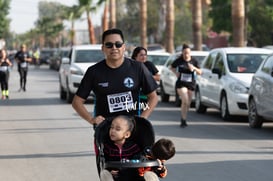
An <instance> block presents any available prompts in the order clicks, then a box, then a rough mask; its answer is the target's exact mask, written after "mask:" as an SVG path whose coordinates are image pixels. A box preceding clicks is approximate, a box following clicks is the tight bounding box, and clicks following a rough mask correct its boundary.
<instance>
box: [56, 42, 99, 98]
mask: <svg viewBox="0 0 273 181" xmlns="http://www.w3.org/2000/svg"><path fill="white" fill-rule="evenodd" d="M103 59H104V54H103V52H102V51H101V45H75V46H73V47H72V48H71V52H70V54H69V57H64V58H62V62H61V66H60V69H59V84H60V98H61V99H66V101H67V102H68V103H71V102H72V100H73V97H74V95H75V93H76V91H77V89H78V87H79V85H80V82H81V80H82V78H83V75H84V74H85V72H86V70H87V69H88V67H90V66H91V65H94V64H95V63H97V62H98V61H100V60H103ZM90 96H91V95H90Z"/></svg>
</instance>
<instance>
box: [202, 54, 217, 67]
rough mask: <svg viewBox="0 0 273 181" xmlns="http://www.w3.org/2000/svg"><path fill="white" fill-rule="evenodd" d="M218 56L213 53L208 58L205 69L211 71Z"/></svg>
mask: <svg viewBox="0 0 273 181" xmlns="http://www.w3.org/2000/svg"><path fill="white" fill-rule="evenodd" d="M216 54H217V53H216V52H213V53H211V54H210V55H209V56H208V58H207V60H206V62H205V64H204V68H207V69H211V66H212V63H213V60H214V59H215V57H216Z"/></svg>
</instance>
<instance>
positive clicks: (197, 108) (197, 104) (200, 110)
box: [195, 89, 207, 113]
mask: <svg viewBox="0 0 273 181" xmlns="http://www.w3.org/2000/svg"><path fill="white" fill-rule="evenodd" d="M195 111H196V112H197V113H205V112H206V111H207V107H206V106H204V105H203V104H202V102H201V95H200V91H199V90H198V89H196V91H195Z"/></svg>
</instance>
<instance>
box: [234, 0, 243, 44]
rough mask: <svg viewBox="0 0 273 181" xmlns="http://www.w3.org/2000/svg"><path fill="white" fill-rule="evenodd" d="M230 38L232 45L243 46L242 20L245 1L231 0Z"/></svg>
mask: <svg viewBox="0 0 273 181" xmlns="http://www.w3.org/2000/svg"><path fill="white" fill-rule="evenodd" d="M231 14H232V38H233V46H236V47H243V46H245V40H244V22H245V1H244V0H232V5H231Z"/></svg>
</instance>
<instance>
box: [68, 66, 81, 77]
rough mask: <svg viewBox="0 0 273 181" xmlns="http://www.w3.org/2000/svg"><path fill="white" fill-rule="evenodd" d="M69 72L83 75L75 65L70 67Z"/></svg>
mask: <svg viewBox="0 0 273 181" xmlns="http://www.w3.org/2000/svg"><path fill="white" fill-rule="evenodd" d="M70 73H71V74H75V75H83V72H82V71H81V70H80V69H77V68H75V67H71V68H70Z"/></svg>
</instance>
